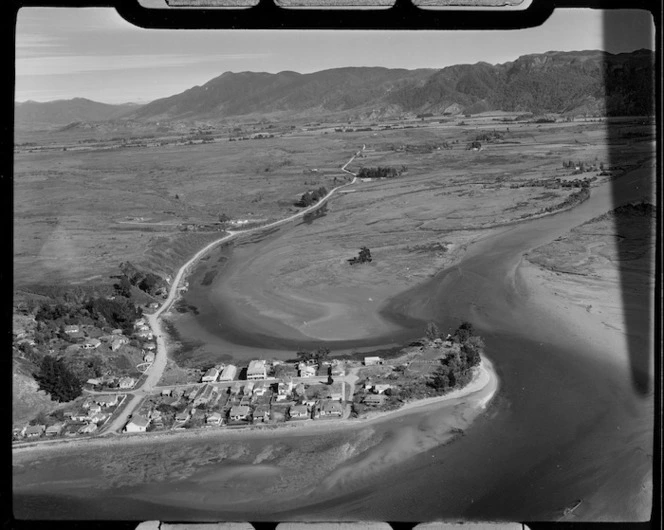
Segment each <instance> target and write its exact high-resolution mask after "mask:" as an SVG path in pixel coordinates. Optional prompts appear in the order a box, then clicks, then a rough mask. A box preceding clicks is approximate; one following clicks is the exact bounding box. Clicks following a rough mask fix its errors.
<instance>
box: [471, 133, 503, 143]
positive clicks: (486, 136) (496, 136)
mask: <svg viewBox="0 0 664 530" xmlns="http://www.w3.org/2000/svg"><path fill="white" fill-rule="evenodd" d="M502 139H503V134H502V133H501V132H499V131H496V130H493V131H486V132H483V133H480V134H478V135H476V136H475V141H476V142H486V143H491V142H495V141H496V140H502Z"/></svg>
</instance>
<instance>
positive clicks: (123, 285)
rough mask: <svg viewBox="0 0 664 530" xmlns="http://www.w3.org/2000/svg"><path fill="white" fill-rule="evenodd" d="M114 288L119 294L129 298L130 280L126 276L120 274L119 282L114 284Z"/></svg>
mask: <svg viewBox="0 0 664 530" xmlns="http://www.w3.org/2000/svg"><path fill="white" fill-rule="evenodd" d="M115 289H116V291H117V293H118V294H119V295H120V296H124V297H125V298H131V282H130V281H129V278H127V277H126V276H124V275H123V276H122V278H121V279H120V282H119V283H117V284H115Z"/></svg>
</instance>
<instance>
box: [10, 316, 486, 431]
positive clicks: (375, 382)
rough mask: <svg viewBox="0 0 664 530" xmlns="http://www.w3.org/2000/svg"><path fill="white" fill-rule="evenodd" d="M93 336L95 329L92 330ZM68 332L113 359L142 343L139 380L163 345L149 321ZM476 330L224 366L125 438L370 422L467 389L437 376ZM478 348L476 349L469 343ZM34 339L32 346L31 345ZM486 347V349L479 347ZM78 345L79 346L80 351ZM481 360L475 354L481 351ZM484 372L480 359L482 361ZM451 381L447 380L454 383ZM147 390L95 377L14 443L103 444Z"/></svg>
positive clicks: (155, 408) (140, 411) (160, 396)
mask: <svg viewBox="0 0 664 530" xmlns="http://www.w3.org/2000/svg"><path fill="white" fill-rule="evenodd" d="M93 329H94V328H93ZM64 331H65V333H66V334H67V335H68V336H69V337H71V338H74V339H77V340H78V342H77V343H76V344H75V346H76V347H77V348H78V349H82V350H87V349H97V348H100V347H107V348H109V349H111V350H112V351H116V350H119V349H120V348H125V347H129V344H130V342H132V341H136V340H141V341H143V342H141V343H140V346H141V350H140V351H141V353H142V359H141V360H140V362H139V364H137V365H136V367H135V368H136V369H135V371H137V372H141V371H142V372H146V371H147V369H149V368H150V366H151V365H152V363H153V362H154V359H155V353H154V349H155V343H154V342H152V341H153V334H152V330H151V328H150V326H149V325H148V324H147V322H146V319H145V318H139V319H137V320H136V321H135V322H134V324H133V333H132V334H131V337H132V338H131V339H130V338H129V337H127V336H126V335H125V334H123V333H122V330H119V329H118V330H113V331H112V332H111V334H110V335H108V336H104V335H102V336H100V337H99V338H98V339H96V338H91V337H89V336H87V334H86V332H85V328H83V327H82V326H77V325H73V324H72V325H67V326H65V329H64ZM471 333H472V329H470V330H468V329H463V327H462V328H460V330H457V332H456V333H455V335H454V336H452V335H449V334H448V335H447V336H446V337H445V338H444V339H443V338H442V335H441V334H440V332H439V331H438V329H437V328H436V327H435V325H433V324H430V325H429V328H428V329H427V338H423V339H422V340H420V341H415V342H413V343H411V344H410V345H409V346H408V347H406V348H404V349H403V350H402V351H401V355H400V356H399V357H395V358H392V359H389V360H387V359H383V358H381V357H378V356H366V357H364V358H363V360H350V359H328V356H329V353H330V352H329V350H327V349H324V348H321V349H319V350H317V351H316V352H311V353H308V352H299V353H298V357H300V358H301V359H300V360H299V362H286V361H281V360H269V361H268V360H265V359H255V360H252V361H250V362H249V363H248V365H246V366H240V365H239V364H238V365H236V364H223V363H222V364H217V365H215V366H213V367H211V368H209V369H207V370H205V371H203V370H199V371H198V376H196V375H195V374H196V371H194V373H193V374H192V373H190V376H192V375H193V376H194V377H197V379H198V380H196V381H191V382H189V383H179V384H173V385H161V386H157V387H155V388H154V389H153V391H152V392H149V393H147V394H146V395H145V396H144V397H143V399H142V400H141V402H140V404H139V405H138V406H137V407H136V408H135V409H134V412H133V413H132V414H131V416H130V417H129V419H128V421H127V422H126V424H125V425H124V427H123V428H122V429H121V432H122V433H126V434H132V433H145V432H155V431H172V430H185V429H198V428H218V427H228V428H240V427H249V426H278V425H279V424H284V423H285V422H294V421H299V422H301V421H306V420H335V419H348V418H358V417H365V416H367V415H368V414H370V413H371V412H372V411H385V410H394V409H396V408H399V407H400V406H401V404H403V403H404V402H406V401H410V400H413V399H421V398H423V397H432V396H434V395H437V394H440V393H444V392H446V391H448V390H450V389H451V388H452V387H453V386H454V385H455V384H465V383H467V382H468V380H469V379H468V378H465V379H463V380H461V379H458V380H457V381H454V378H452V379H451V380H450V379H449V378H448V379H446V382H445V384H444V385H436V384H435V383H434V382H432V378H433V380H435V379H436V377H435V376H436V374H437V370H438V369H440V367H441V366H442V365H444V362H445V360H446V359H453V358H457V359H458V358H459V355H460V354H462V355H463V352H465V351H467V350H468V349H469V348H470V349H473V348H474V346H473V345H472V344H473V341H476V340H477V339H479V338H478V337H474V336H472V335H471ZM469 339H470V342H468V340H469ZM24 340H25V339H24ZM477 345H478V346H481V345H482V344H481V340H480V342H479V343H477ZM71 347H72V346H70V348H71ZM473 351H474V350H473ZM477 362H478V363H479V356H477ZM446 377H447V376H446ZM141 384H142V380H141V378H140V376H139V377H131V376H128V375H118V374H106V375H104V376H102V377H97V378H90V379H88V380H87V381H86V382H85V385H84V386H83V392H82V395H80V396H79V397H78V398H76V399H74V400H72V401H69V402H67V403H66V405H64V407H63V408H60V409H58V410H56V411H55V412H54V413H52V414H50V415H48V416H45V415H42V417H38V418H36V419H35V420H33V421H31V422H30V423H29V424H27V425H24V426H23V427H22V428H21V427H14V429H13V440H14V441H15V442H20V441H28V440H30V441H35V440H38V439H40V438H43V439H47V438H50V439H53V438H74V437H89V436H92V435H97V436H98V435H103V434H108V433H110V432H111V430H110V429H109V425H110V424H111V422H112V420H113V419H114V418H115V417H116V416H117V414H118V413H119V412H120V411H122V410H123V406H124V405H125V403H126V402H127V401H128V400H127V398H128V397H131V396H132V395H133V394H132V392H133V391H136V392H137V393H138V392H140V390H138V389H139V388H140V386H141Z"/></svg>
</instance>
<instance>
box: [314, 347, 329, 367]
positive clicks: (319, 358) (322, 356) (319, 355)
mask: <svg viewBox="0 0 664 530" xmlns="http://www.w3.org/2000/svg"><path fill="white" fill-rule="evenodd" d="M329 356H330V349H329V348H326V347H325V346H320V347H319V348H316V351H315V352H314V353H313V358H314V359H315V360H316V362H318V363H321V362H323V361H326V360H327V358H328V357H329Z"/></svg>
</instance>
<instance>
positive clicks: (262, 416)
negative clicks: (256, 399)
mask: <svg viewBox="0 0 664 530" xmlns="http://www.w3.org/2000/svg"><path fill="white" fill-rule="evenodd" d="M269 419H270V405H258V406H257V407H256V409H255V410H254V422H259V423H261V422H262V423H265V422H266V421H269Z"/></svg>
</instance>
